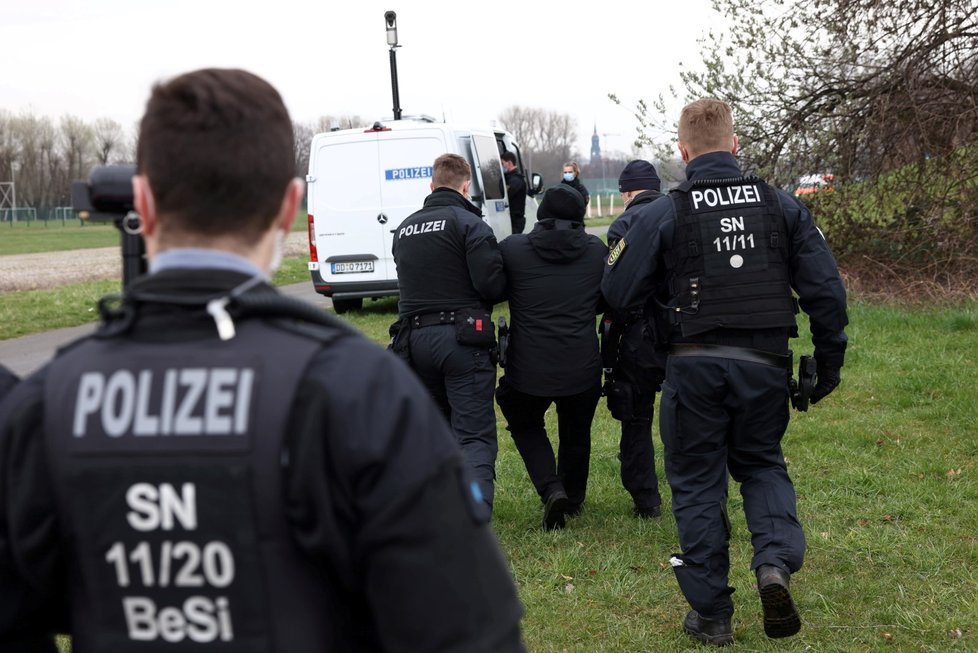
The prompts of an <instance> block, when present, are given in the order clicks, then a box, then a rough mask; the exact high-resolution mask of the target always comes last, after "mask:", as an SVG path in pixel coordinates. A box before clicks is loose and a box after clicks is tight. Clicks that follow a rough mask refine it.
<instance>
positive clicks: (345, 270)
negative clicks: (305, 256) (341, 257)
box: [330, 261, 374, 274]
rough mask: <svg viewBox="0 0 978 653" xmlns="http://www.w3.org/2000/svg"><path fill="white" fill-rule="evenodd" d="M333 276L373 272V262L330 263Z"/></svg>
mask: <svg viewBox="0 0 978 653" xmlns="http://www.w3.org/2000/svg"><path fill="white" fill-rule="evenodd" d="M330 265H331V266H332V269H333V274H350V273H354V272H373V271H374V262H373V261H342V262H340V263H331V264H330Z"/></svg>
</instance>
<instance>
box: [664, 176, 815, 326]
mask: <svg viewBox="0 0 978 653" xmlns="http://www.w3.org/2000/svg"><path fill="white" fill-rule="evenodd" d="M670 197H671V198H672V200H673V204H674V206H675V209H676V231H675V237H674V239H673V243H672V246H671V248H670V249H669V250H668V251H666V253H665V263H666V270H667V275H668V282H669V295H670V301H669V311H670V314H671V323H672V326H673V328H677V327H678V328H679V329H680V332H681V333H682V335H683V337H689V336H695V335H697V334H701V333H705V332H707V331H710V330H712V329H717V328H722V329H766V328H778V327H785V328H788V329H790V330H794V329H795V328H796V324H795V314H796V313H797V308H796V305H795V300H794V298H793V297H792V293H791V285H790V282H789V271H788V234H787V230H786V226H785V219H784V214H783V211H782V208H781V202H780V200H779V199H778V196H777V194H776V193H775V192H774V190H773V189H772V188H771V187H770V186H768V185H767V184H766V183H764V181H762V180H761V179H758V178H756V177H747V178H733V179H719V180H703V181H696V182H686V183H684V184H682V185H681V186H679V187H678V188H677V189H675V190H673V191H672V192H671V193H670Z"/></svg>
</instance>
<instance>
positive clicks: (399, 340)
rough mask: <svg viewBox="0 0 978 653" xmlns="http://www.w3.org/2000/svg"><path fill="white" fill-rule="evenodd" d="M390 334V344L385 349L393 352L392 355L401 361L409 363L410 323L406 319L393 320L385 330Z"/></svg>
mask: <svg viewBox="0 0 978 653" xmlns="http://www.w3.org/2000/svg"><path fill="white" fill-rule="evenodd" d="M387 333H388V334H389V335H390V337H391V340H390V344H388V345H387V349H389V350H390V351H392V352H394V355H395V356H397V357H398V358H400V359H401V360H402V361H404V362H405V363H407V364H408V365H410V364H411V323H410V322H409V321H408V320H407V319H403V320H398V321H397V322H394V323H393V324H392V325H391V326H390V328H389V329H388V330H387Z"/></svg>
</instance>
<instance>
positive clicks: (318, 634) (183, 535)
mask: <svg viewBox="0 0 978 653" xmlns="http://www.w3.org/2000/svg"><path fill="white" fill-rule="evenodd" d="M235 326H236V329H237V333H236V335H235V336H234V337H233V338H231V339H230V340H226V341H215V340H206V341H198V342H193V341H190V342H178V343H146V342H138V343H136V342H132V341H131V340H129V339H122V338H91V339H88V340H87V341H84V342H82V343H81V344H79V345H78V346H76V347H73V348H72V349H70V350H68V351H67V352H65V353H63V354H62V355H60V356H59V357H58V358H56V359H55V360H54V361H53V363H52V364H51V367H50V370H49V373H48V374H47V382H46V387H45V406H46V408H45V410H46V413H45V438H46V448H47V452H48V459H49V465H50V471H51V477H52V482H53V484H54V486H55V488H56V496H57V498H58V499H57V500H58V513H59V515H58V519H59V526H60V528H61V535H62V538H63V542H64V544H65V545H66V546H67V547H68V550H69V555H68V557H67V559H68V560H69V564H68V566H69V570H68V571H69V584H70V587H71V592H72V596H71V605H72V611H73V613H72V619H71V621H72V628H73V635H74V642H73V646H74V650H75V651H80V652H85V651H99V652H104V653H123V652H126V653H129V652H139V651H163V650H165V651H201V650H208V651H211V650H213V651H236V652H238V651H240V652H248V653H251V652H259V651H262V652H265V651H319V650H328V648H329V645H328V643H329V642H331V641H334V639H335V631H336V629H337V627H338V626H337V624H335V623H331V619H330V616H331V614H336V611H335V610H334V609H333V607H334V606H331V605H330V603H331V599H330V594H329V591H328V589H329V588H328V587H326V586H325V585H324V579H323V575H322V573H321V572H320V571H318V568H316V567H314V565H313V564H312V563H311V562H310V561H308V560H307V559H305V558H304V557H303V556H302V555H301V554H300V552H299V550H298V549H297V548H296V547H295V545H294V543H293V542H292V540H291V539H290V535H289V533H290V528H289V525H288V522H287V518H286V514H285V511H284V506H285V500H284V497H283V488H282V462H283V460H282V456H283V451H284V448H283V441H284V437H285V430H286V422H287V420H288V416H289V415H288V414H289V411H290V408H291V406H292V403H293V398H294V396H295V394H296V389H297V385H298V380H299V378H300V376H301V370H303V369H305V368H306V366H307V364H308V363H309V361H310V359H311V358H312V356H313V355H314V354H315V353H316V351H317V350H319V349H320V348H321V347H322V345H323V342H322V339H319V340H317V339H315V338H311V337H308V336H307V335H305V334H300V333H297V332H290V331H287V330H284V329H280V328H277V327H274V326H271V325H269V324H266V323H264V322H262V321H259V320H245V321H241V322H239V323H238V324H236V325H235ZM333 602H335V599H334V600H333ZM332 621H335V619H333V620H332ZM339 627H343V624H340V625H339Z"/></svg>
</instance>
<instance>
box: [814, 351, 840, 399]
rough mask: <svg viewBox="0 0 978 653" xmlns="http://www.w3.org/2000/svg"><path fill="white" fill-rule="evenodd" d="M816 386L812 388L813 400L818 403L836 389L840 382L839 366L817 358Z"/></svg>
mask: <svg viewBox="0 0 978 653" xmlns="http://www.w3.org/2000/svg"><path fill="white" fill-rule="evenodd" d="M815 364H816V369H815V388H814V389H813V390H812V396H811V402H812V403H813V404H817V403H818V402H820V401H821V400H822V399H824V398H825V397H827V396H828V395H829V394H830V393H831V392H832V391H833V390H835V389H836V388H837V387H838V385H839V382H840V381H841V380H842V379H841V378H840V377H839V368H838V367H836V366H835V365H829V364H826V363H822V362H821V361H819V360H816V362H815Z"/></svg>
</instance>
